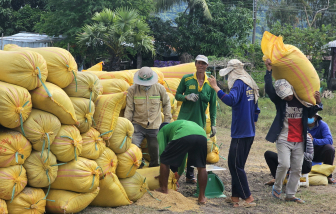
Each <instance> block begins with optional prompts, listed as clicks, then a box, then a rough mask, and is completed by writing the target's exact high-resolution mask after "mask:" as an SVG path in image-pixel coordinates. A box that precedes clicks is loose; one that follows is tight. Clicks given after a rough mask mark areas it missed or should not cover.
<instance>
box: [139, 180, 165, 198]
mask: <svg viewBox="0 0 336 214" xmlns="http://www.w3.org/2000/svg"><path fill="white" fill-rule="evenodd" d="M145 182H146V178H145V180H144V181H143V183H145ZM145 190H146V191H147V192H148V193H149V195H150V196H152V197H153V198H155V197H154V195H153V194H152V193H151V192H150V191H149V190H148V189H147V188H146V187H145ZM155 199H156V200H157V201H161V200H160V199H158V198H155Z"/></svg>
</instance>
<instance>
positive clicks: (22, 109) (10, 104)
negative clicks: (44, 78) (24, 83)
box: [0, 82, 32, 129]
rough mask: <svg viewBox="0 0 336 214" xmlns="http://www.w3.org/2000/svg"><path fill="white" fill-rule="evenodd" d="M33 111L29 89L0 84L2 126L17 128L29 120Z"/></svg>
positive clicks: (0, 119) (0, 118)
mask: <svg viewBox="0 0 336 214" xmlns="http://www.w3.org/2000/svg"><path fill="white" fill-rule="evenodd" d="M31 109H32V101H31V96H30V94H29V92H28V90H27V89H25V88H23V87H21V86H17V85H13V84H9V83H5V82H0V114H1V117H0V124H1V125H3V126H4V127H7V128H11V129H12V128H16V127H19V126H20V125H22V123H23V122H24V121H25V120H26V119H27V118H28V116H29V114H30V112H31Z"/></svg>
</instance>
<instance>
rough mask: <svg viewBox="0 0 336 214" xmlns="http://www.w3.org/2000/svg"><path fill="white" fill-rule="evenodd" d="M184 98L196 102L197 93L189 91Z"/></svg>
mask: <svg viewBox="0 0 336 214" xmlns="http://www.w3.org/2000/svg"><path fill="white" fill-rule="evenodd" d="M185 98H186V100H189V101H192V102H196V101H197V100H198V94H195V93H191V94H188V95H187V96H185Z"/></svg>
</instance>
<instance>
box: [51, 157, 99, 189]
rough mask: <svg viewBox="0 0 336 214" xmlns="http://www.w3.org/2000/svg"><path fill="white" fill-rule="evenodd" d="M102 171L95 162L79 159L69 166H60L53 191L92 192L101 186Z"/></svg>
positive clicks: (71, 162)
mask: <svg viewBox="0 0 336 214" xmlns="http://www.w3.org/2000/svg"><path fill="white" fill-rule="evenodd" d="M100 173H101V169H99V166H98V165H97V163H96V162H95V161H93V160H89V159H86V158H82V157H78V158H77V161H76V160H72V161H70V162H68V163H67V164H64V165H60V166H58V172H57V177H56V180H55V181H54V183H52V184H51V189H62V190H69V191H74V192H92V190H94V189H96V188H97V187H98V185H99V174H100Z"/></svg>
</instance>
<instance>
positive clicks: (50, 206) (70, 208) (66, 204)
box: [46, 187, 99, 213]
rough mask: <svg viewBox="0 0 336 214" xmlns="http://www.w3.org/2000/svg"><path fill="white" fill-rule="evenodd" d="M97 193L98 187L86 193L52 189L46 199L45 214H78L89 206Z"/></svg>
mask: <svg viewBox="0 0 336 214" xmlns="http://www.w3.org/2000/svg"><path fill="white" fill-rule="evenodd" d="M98 193H99V187H97V188H96V189H95V190H93V191H92V192H88V193H76V192H71V191H66V190H56V189H55V190H54V189H52V190H50V192H49V194H48V197H47V199H49V200H48V201H47V205H46V211H47V213H78V212H80V211H82V210H84V209H85V208H86V207H87V206H89V204H90V203H91V202H92V201H93V199H94V198H95V197H96V196H97V195H98ZM50 200H52V201H50Z"/></svg>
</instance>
